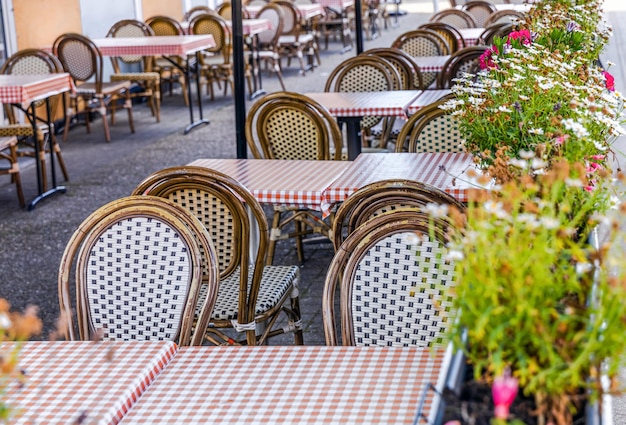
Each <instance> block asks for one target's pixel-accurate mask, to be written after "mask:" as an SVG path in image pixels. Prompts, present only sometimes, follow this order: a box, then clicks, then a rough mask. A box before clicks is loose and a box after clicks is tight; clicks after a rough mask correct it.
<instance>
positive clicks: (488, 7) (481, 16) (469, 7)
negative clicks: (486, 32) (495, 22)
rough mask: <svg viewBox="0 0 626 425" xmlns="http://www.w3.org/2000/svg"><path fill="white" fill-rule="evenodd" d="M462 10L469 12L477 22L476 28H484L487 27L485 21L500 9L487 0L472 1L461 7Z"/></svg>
mask: <svg viewBox="0 0 626 425" xmlns="http://www.w3.org/2000/svg"><path fill="white" fill-rule="evenodd" d="M461 10H464V11H466V12H468V13H469V14H470V15H472V16H473V17H474V20H475V21H476V27H477V28H482V27H484V26H485V21H486V20H487V19H488V18H489V16H491V14H492V13H494V12H496V11H497V10H498V9H497V8H496V6H495V5H494V4H493V3H490V2H488V1H485V0H471V1H468V2H467V3H465V4H464V5H463V6H461Z"/></svg>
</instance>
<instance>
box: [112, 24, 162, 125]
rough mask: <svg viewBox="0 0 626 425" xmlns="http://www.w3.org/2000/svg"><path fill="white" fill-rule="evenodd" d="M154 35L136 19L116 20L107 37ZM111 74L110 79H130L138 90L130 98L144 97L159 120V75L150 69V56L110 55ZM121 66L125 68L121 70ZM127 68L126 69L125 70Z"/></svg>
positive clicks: (151, 62)
mask: <svg viewBox="0 0 626 425" xmlns="http://www.w3.org/2000/svg"><path fill="white" fill-rule="evenodd" d="M153 35H154V32H153V31H152V28H150V27H149V26H148V24H146V23H144V22H141V21H138V20H136V19H124V20H122V21H118V22H116V23H115V24H113V26H112V27H111V28H110V29H109V32H108V33H107V37H151V36H153ZM110 59H111V64H112V65H113V74H111V81H130V82H131V83H133V85H134V86H135V87H138V88H140V90H139V91H133V92H132V93H131V97H132V98H146V99H148V105H149V106H150V111H151V112H152V115H153V116H154V117H155V118H156V121H157V122H160V121H161V117H160V109H161V75H160V74H159V73H158V72H153V71H152V66H153V62H154V57H152V56H146V57H142V56H112V57H111V58H110ZM122 66H125V68H126V69H125V70H124V71H122ZM131 67H140V68H141V69H140V70H139V71H133V72H131V71H129V68H131ZM127 70H128V71H127Z"/></svg>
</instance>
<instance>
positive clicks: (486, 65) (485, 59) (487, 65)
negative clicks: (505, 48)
mask: <svg viewBox="0 0 626 425" xmlns="http://www.w3.org/2000/svg"><path fill="white" fill-rule="evenodd" d="M498 53H500V52H499V51H498V47H497V46H491V47H490V48H489V49H487V50H485V52H484V53H483V54H482V55H480V59H479V61H480V69H496V68H498V65H496V64H495V62H494V61H493V59H492V58H491V57H492V56H493V55H494V54H495V55H497V54H498Z"/></svg>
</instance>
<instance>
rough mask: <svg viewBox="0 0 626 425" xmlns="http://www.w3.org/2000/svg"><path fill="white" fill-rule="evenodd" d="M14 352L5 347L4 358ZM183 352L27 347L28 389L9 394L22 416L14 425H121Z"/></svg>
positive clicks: (162, 345) (88, 345) (132, 344)
mask: <svg viewBox="0 0 626 425" xmlns="http://www.w3.org/2000/svg"><path fill="white" fill-rule="evenodd" d="M11 346H13V343H3V344H1V345H0V352H1V353H2V354H5V353H7V350H8V349H9V347H11ZM177 351H178V346H177V345H176V344H174V343H173V342H168V341H160V342H148V341H123V342H98V343H95V342H90V341H58V342H51V341H31V342H25V343H24V345H23V347H22V349H21V351H20V354H19V368H20V369H22V370H24V372H25V374H26V375H25V380H24V384H23V385H19V384H18V383H17V382H15V383H12V384H11V385H10V386H9V389H8V391H7V393H6V394H3V401H4V402H5V403H6V404H7V405H8V406H10V408H11V409H12V410H13V411H14V412H15V413H16V417H15V418H14V420H12V421H11V424H13V425H17V424H34V423H37V424H46V425H54V424H58V425H67V424H78V423H85V424H98V425H107V424H116V423H118V422H119V421H120V419H121V418H122V416H123V415H124V414H125V413H126V412H128V410H129V409H130V408H131V406H132V405H133V404H134V403H135V402H136V401H137V399H138V398H139V396H140V395H141V394H142V393H143V392H144V391H145V389H146V388H147V387H148V386H149V385H150V383H151V382H152V381H154V379H155V378H156V377H157V375H158V374H159V373H160V372H161V371H162V370H163V369H164V368H165V366H166V365H167V364H168V363H169V361H170V360H171V359H172V358H173V357H174V355H175V354H176V352H177ZM79 418H83V422H80V421H79Z"/></svg>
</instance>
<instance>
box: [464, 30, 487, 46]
mask: <svg viewBox="0 0 626 425" xmlns="http://www.w3.org/2000/svg"><path fill="white" fill-rule="evenodd" d="M458 30H459V33H460V34H461V37H463V40H465V46H475V45H476V44H477V43H478V38H480V35H481V34H482V33H483V31H485V28H459V29H458ZM459 43H460V40H459Z"/></svg>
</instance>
